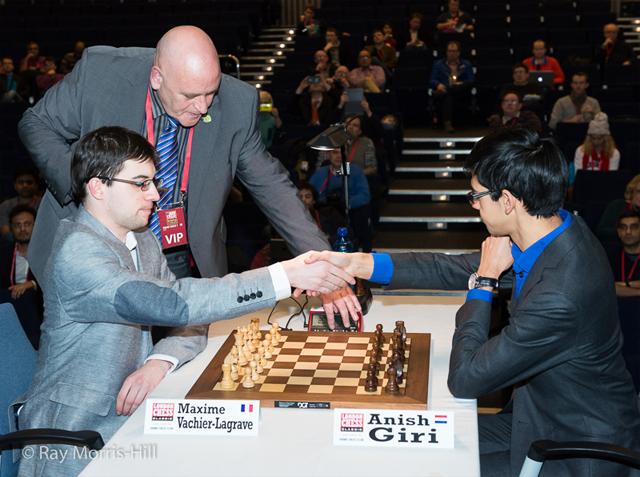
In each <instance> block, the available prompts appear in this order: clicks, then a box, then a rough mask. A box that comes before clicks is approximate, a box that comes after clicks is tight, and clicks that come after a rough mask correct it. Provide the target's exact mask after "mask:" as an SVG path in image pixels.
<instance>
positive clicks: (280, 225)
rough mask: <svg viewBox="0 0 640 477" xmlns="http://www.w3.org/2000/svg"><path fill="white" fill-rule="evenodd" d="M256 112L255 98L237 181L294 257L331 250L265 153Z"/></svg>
mask: <svg viewBox="0 0 640 477" xmlns="http://www.w3.org/2000/svg"><path fill="white" fill-rule="evenodd" d="M257 111H258V96H257V94H255V95H253V97H252V99H251V104H250V120H249V121H248V124H247V135H246V138H245V140H244V144H243V146H242V150H241V151H240V157H239V160H238V169H237V176H238V178H239V179H240V180H241V181H242V183H243V184H244V185H245V186H246V187H247V189H248V190H249V192H250V193H251V195H252V196H253V198H254V199H255V201H256V203H257V204H258V206H259V207H260V210H262V212H264V214H265V215H266V216H267V218H268V219H269V221H270V222H271V223H272V224H273V226H274V227H275V228H276V230H277V231H278V233H279V234H280V235H281V236H282V238H284V239H285V240H286V242H287V244H289V247H290V248H291V251H292V252H293V253H294V254H296V255H298V254H300V253H304V252H307V251H309V250H328V249H330V247H329V243H328V242H327V240H326V239H325V238H324V235H323V234H322V232H321V231H320V230H319V229H318V226H317V225H316V224H315V222H314V221H313V219H312V218H311V215H309V212H307V210H306V208H305V206H304V204H303V203H302V201H301V200H300V199H298V196H297V190H296V188H295V187H294V185H293V184H292V183H291V181H290V180H289V177H288V175H287V172H286V170H285V168H284V167H283V166H282V164H280V162H279V161H278V160H276V159H275V158H273V157H272V156H271V155H270V154H269V153H268V152H267V151H266V150H265V148H264V145H263V143H262V141H261V139H260V132H259V131H258V128H257V127H256V117H257Z"/></svg>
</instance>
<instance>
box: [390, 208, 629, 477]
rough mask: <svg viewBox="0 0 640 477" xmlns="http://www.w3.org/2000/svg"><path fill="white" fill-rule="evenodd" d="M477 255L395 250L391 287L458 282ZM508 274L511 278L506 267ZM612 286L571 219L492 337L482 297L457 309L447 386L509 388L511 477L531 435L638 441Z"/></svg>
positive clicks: (474, 391)
mask: <svg viewBox="0 0 640 477" xmlns="http://www.w3.org/2000/svg"><path fill="white" fill-rule="evenodd" d="M479 261H480V256H479V254H473V255H468V256H465V255H462V256H445V255H436V254H401V255H394V256H393V262H394V265H395V273H394V276H393V280H392V283H391V286H392V287H396V288H398V287H416V288H417V287H420V288H440V289H465V288H466V283H467V280H468V278H469V275H470V274H471V273H472V272H475V271H476V270H477V268H478V264H479ZM505 279H506V280H508V281H511V280H512V279H513V272H512V271H508V272H507V274H506V277H505ZM613 283H614V280H613V276H612V274H611V269H610V268H609V264H608V262H607V258H606V256H605V254H604V251H603V250H602V247H601V246H600V244H599V243H598V241H597V240H596V238H595V237H594V236H593V234H592V233H591V232H590V230H589V229H588V227H587V226H586V225H585V223H584V222H583V221H582V219H580V218H579V217H574V218H573V223H572V224H571V225H570V226H569V227H568V228H567V230H566V231H565V232H564V233H562V234H561V235H559V236H558V237H557V238H556V239H555V240H554V241H553V242H551V243H550V244H549V245H548V246H547V248H545V250H544V251H543V253H542V254H541V255H540V257H539V258H538V260H537V261H536V263H535V265H534V267H533V269H532V270H531V271H530V273H529V275H528V277H527V279H526V281H525V283H524V286H523V288H522V291H521V292H520V295H519V296H518V298H517V299H515V298H513V299H512V301H511V309H510V314H511V317H510V320H509V324H508V326H506V327H505V328H504V329H503V330H502V332H501V333H500V334H499V335H498V336H495V337H493V338H491V339H489V338H488V334H489V325H490V320H491V305H490V304H489V303H487V302H484V301H480V300H470V301H468V302H466V303H465V304H464V305H463V306H462V307H461V308H460V310H459V311H458V313H457V316H456V332H455V334H454V337H453V349H452V351H451V361H450V369H449V380H448V383H449V389H450V390H451V392H452V393H453V395H454V396H457V397H461V398H477V397H479V396H482V395H485V394H488V393H491V392H493V391H496V390H498V389H501V388H504V387H507V386H510V385H515V391H514V393H513V396H512V404H513V418H512V429H511V473H512V475H518V472H519V469H520V467H521V466H522V463H523V461H524V458H525V455H526V452H527V450H528V448H529V445H530V444H531V442H533V441H535V440H537V439H553V440H558V441H563V440H568V441H571V440H590V441H603V442H610V443H616V444H618V445H622V446H626V447H631V448H635V449H638V448H639V447H640V416H639V415H638V407H637V396H636V394H635V393H634V390H633V384H632V382H631V377H630V375H629V373H628V372H627V370H626V367H625V364H624V361H623V359H622V356H621V353H620V350H621V347H622V336H621V333H620V326H619V323H618V316H617V304H616V295H615V290H614V285H613ZM501 284H502V283H501ZM611 465H612V464H609V463H605V462H603V461H596V460H580V459H571V460H566V461H550V462H548V463H546V464H545V466H544V467H543V473H542V474H541V475H548V476H560V475H562V476H564V475H575V476H581V477H582V476H605V475H606V476H612V475H620V474H619V472H620V469H618V471H616V468H617V467H616V468H611V467H610V466H611ZM623 475H624V474H623Z"/></svg>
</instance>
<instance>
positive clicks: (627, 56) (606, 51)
mask: <svg viewBox="0 0 640 477" xmlns="http://www.w3.org/2000/svg"><path fill="white" fill-rule="evenodd" d="M619 32H620V29H619V28H618V25H616V24H615V23H607V24H606V25H605V26H604V28H603V32H602V33H603V35H604V41H603V42H602V44H601V45H600V47H599V48H598V51H597V53H596V63H597V64H599V65H601V66H602V67H604V66H608V65H624V66H628V65H630V64H631V63H632V62H633V58H634V55H633V49H632V48H631V46H629V45H628V44H627V43H626V42H625V41H624V38H622V37H620V36H619V35H618V34H619Z"/></svg>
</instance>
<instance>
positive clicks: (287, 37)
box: [258, 32, 295, 43]
mask: <svg viewBox="0 0 640 477" xmlns="http://www.w3.org/2000/svg"><path fill="white" fill-rule="evenodd" d="M278 38H284V39H285V40H286V41H292V42H294V43H295V39H294V37H293V36H292V35H290V34H289V32H285V33H267V34H262V33H260V35H258V40H263V39H264V40H266V39H273V40H276V39H278Z"/></svg>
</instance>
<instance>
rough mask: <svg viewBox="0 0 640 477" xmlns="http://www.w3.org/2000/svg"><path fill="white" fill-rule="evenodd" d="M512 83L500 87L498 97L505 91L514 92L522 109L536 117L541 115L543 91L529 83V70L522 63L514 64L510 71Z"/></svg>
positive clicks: (535, 84) (540, 87)
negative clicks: (532, 112) (533, 113)
mask: <svg viewBox="0 0 640 477" xmlns="http://www.w3.org/2000/svg"><path fill="white" fill-rule="evenodd" d="M511 74H512V78H513V82H512V83H509V84H505V85H503V86H502V90H501V91H500V97H502V95H503V94H504V93H505V92H506V91H515V92H516V93H518V95H519V96H520V98H521V99H522V109H531V110H533V111H534V112H535V113H536V114H538V116H541V114H540V113H542V101H543V97H544V90H543V89H542V86H540V85H539V84H538V83H529V76H530V75H529V68H527V66H526V65H525V64H524V63H516V64H515V65H514V66H513V68H512V69H511Z"/></svg>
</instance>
